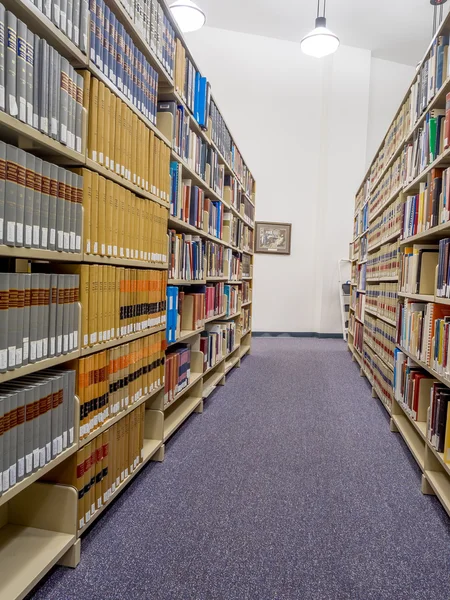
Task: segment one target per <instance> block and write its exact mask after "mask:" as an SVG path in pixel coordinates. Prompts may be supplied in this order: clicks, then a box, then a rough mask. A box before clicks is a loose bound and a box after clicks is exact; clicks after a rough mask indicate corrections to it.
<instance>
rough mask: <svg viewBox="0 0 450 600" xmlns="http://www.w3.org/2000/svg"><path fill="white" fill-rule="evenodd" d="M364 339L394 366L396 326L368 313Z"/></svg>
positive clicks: (386, 361) (365, 318) (365, 319)
mask: <svg viewBox="0 0 450 600" xmlns="http://www.w3.org/2000/svg"><path fill="white" fill-rule="evenodd" d="M364 327H365V337H364V341H365V342H366V343H367V344H368V345H369V346H371V347H372V349H373V350H374V351H375V352H376V353H377V354H378V356H379V357H380V358H382V359H383V360H384V362H385V363H387V364H388V365H391V366H392V367H393V357H394V349H395V343H396V328H395V327H394V326H392V325H389V324H388V323H386V322H385V321H382V320H381V319H377V318H376V317H372V315H370V314H369V313H366V315H365V317H364Z"/></svg>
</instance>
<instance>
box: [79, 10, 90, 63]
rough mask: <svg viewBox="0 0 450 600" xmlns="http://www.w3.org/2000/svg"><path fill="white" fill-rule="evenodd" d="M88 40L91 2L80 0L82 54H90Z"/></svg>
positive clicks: (80, 43) (80, 44)
mask: <svg viewBox="0 0 450 600" xmlns="http://www.w3.org/2000/svg"><path fill="white" fill-rule="evenodd" d="M88 39H89V2H88V0H80V42H79V47H80V50H81V52H83V53H84V54H88V49H89V46H88Z"/></svg>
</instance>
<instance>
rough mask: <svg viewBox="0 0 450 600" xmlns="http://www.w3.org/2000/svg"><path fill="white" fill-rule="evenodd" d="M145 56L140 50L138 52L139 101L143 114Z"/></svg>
mask: <svg viewBox="0 0 450 600" xmlns="http://www.w3.org/2000/svg"><path fill="white" fill-rule="evenodd" d="M144 67H145V58H144V55H143V54H142V52H140V53H139V74H138V76H139V102H140V103H141V113H143V114H145V110H146V108H145V73H144Z"/></svg>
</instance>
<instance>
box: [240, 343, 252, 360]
mask: <svg viewBox="0 0 450 600" xmlns="http://www.w3.org/2000/svg"><path fill="white" fill-rule="evenodd" d="M249 350H250V344H244V346H241V347H240V349H239V357H240V358H242V357H243V356H244V355H245V354H247V352H248V351H249Z"/></svg>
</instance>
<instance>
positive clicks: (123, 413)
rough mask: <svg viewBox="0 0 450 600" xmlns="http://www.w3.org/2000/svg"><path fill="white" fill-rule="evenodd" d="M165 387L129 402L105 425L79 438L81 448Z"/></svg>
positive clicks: (162, 386)
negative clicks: (131, 402)
mask: <svg viewBox="0 0 450 600" xmlns="http://www.w3.org/2000/svg"><path fill="white" fill-rule="evenodd" d="M163 389H164V385H161V386H159V387H157V388H156V389H154V390H153V391H151V392H150V393H148V394H145V395H144V396H142V398H139V400H137V401H136V402H133V404H129V405H128V407H127V408H126V409H125V410H121V411H120V412H119V413H118V414H117V415H115V416H114V417H111V418H110V419H107V420H106V421H105V422H104V423H103V425H101V426H100V427H97V429H95V430H94V431H92V432H91V433H90V434H89V435H88V436H87V437H85V438H83V439H82V440H79V442H78V447H79V448H83V446H86V444H89V442H92V440H94V439H95V438H96V437H97V436H99V435H100V434H101V433H103V432H104V431H106V430H107V429H109V428H110V427H112V426H113V425H114V424H115V423H117V422H118V421H120V420H121V419H123V417H126V416H127V415H129V414H130V413H131V412H133V410H135V409H136V408H137V407H138V406H140V405H141V404H144V402H147V400H150V398H153V396H155V395H156V394H157V393H158V392H160V391H161V390H163Z"/></svg>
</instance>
